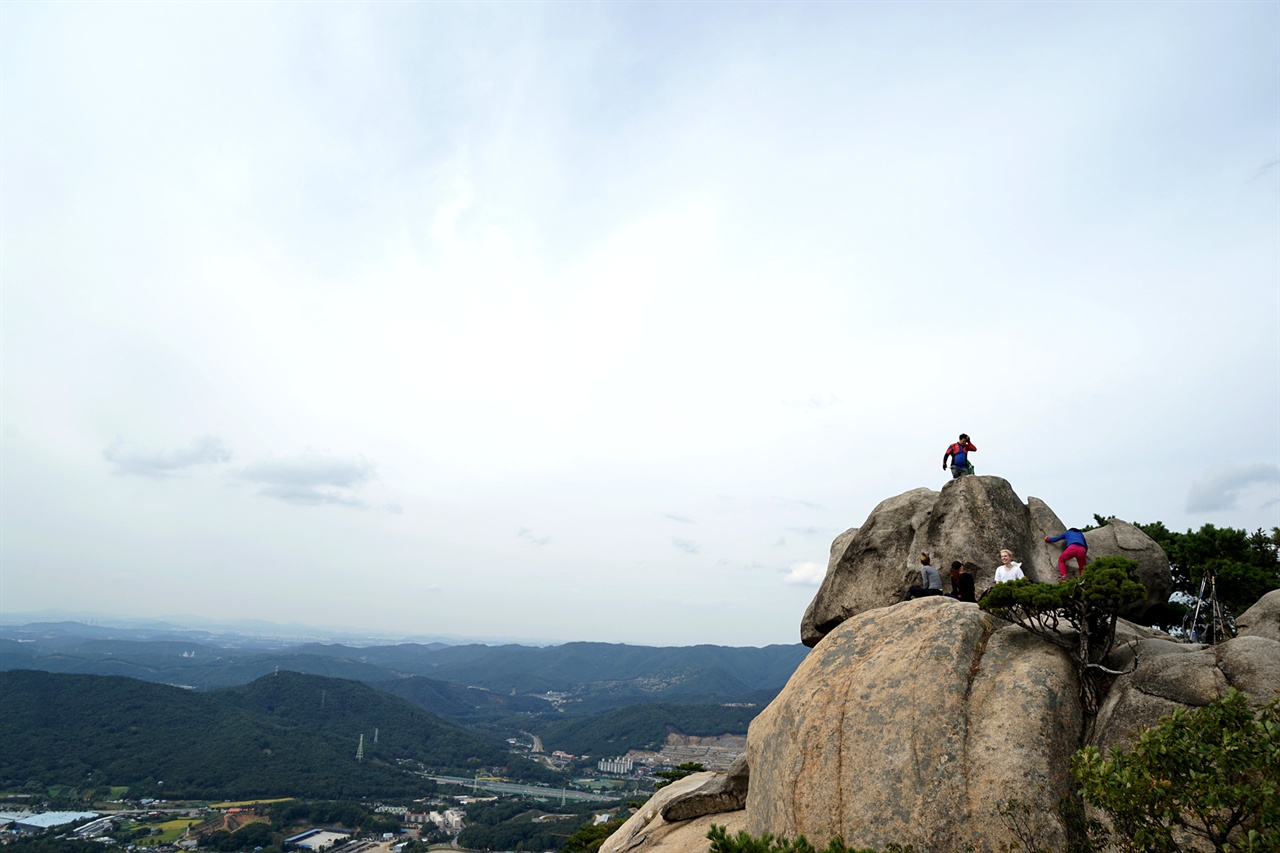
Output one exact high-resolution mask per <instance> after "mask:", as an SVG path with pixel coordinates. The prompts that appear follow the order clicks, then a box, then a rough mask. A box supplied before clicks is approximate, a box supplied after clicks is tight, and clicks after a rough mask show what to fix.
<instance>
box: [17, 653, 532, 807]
mask: <svg viewBox="0 0 1280 853" xmlns="http://www.w3.org/2000/svg"><path fill="white" fill-rule="evenodd" d="M362 734H363V735H364V748H363V760H360V759H358V758H357V749H358V747H359V744H360V736H361V735H362ZM0 742H3V743H4V744H5V745H6V746H5V749H4V750H3V751H0V784H3V785H5V786H10V787H11V786H14V785H18V786H21V785H23V784H27V783H30V782H39V783H43V784H74V785H80V786H84V787H94V786H102V785H127V786H130V787H132V788H133V789H134V790H135V793H136V794H138V795H145V796H165V797H178V796H187V797H216V796H225V795H235V796H254V795H278V796H283V795H294V796H308V797H365V796H378V795H405V794H417V795H419V796H420V795H421V792H422V791H424V790H429V789H430V788H431V783H429V782H426V780H423V779H421V778H420V777H417V776H414V775H411V774H410V773H409V772H408V771H407V770H406V769H404V768H403V767H401V766H399V765H398V764H397V762H398V761H407V762H411V763H414V765H415V766H416V763H417V762H421V763H422V764H424V765H425V766H427V767H429V768H433V769H438V770H445V771H448V770H452V771H456V772H462V773H471V772H473V771H475V770H477V769H489V768H502V767H507V766H508V765H510V764H512V763H513V762H519V763H521V764H522V765H530V762H527V761H525V760H524V759H521V758H518V757H516V756H512V755H510V754H509V753H507V752H506V751H505V750H504V749H503V748H501V747H500V746H498V745H497V744H494V743H490V742H487V741H485V740H482V739H480V738H478V737H476V736H474V735H472V734H470V733H468V732H466V731H464V730H462V729H460V728H458V727H457V726H454V725H452V724H450V723H447V722H445V721H443V720H441V719H439V718H437V717H435V716H434V715H432V714H429V713H427V712H426V711H424V710H422V709H420V708H418V707H416V706H414V705H412V704H410V703H409V702H407V701H405V700H402V699H399V698H397V697H394V696H389V695H387V694H384V693H381V692H379V691H377V690H374V689H373V688H371V687H368V686H367V685H364V684H361V683H359V682H354V681H346V680H337V679H328V678H322V677H318V676H312V675H302V674H299V673H292V672H280V673H279V674H278V675H269V676H265V677H263V678H261V679H259V680H257V681H255V682H253V683H251V684H247V685H243V686H240V687H237V688H233V689H229V690H222V691H215V692H211V693H199V692H195V691H190V690H182V689H179V688H175V687H169V686H164V685H158V684H151V683H147V682H144V681H139V680H136V679H130V678H119V677H104V676H87V675H62V674H52V673H45V672H34V671H26V670H15V671H10V672H2V673H0ZM531 767H532V766H531ZM531 767H530V768H521V769H531ZM533 772H534V773H535V774H536V773H538V772H540V769H533Z"/></svg>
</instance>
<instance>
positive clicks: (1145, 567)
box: [1054, 518, 1173, 619]
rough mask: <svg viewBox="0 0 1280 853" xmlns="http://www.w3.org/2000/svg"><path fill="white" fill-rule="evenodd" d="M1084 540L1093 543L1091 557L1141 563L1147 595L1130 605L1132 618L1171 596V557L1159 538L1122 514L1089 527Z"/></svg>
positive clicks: (1141, 574)
mask: <svg viewBox="0 0 1280 853" xmlns="http://www.w3.org/2000/svg"><path fill="white" fill-rule="evenodd" d="M1055 535H1056V534H1055ZM1084 540H1085V541H1086V542H1088V543H1089V559H1090V560H1096V559H1098V558H1099V557H1124V558H1126V559H1129V560H1133V561H1134V562H1136V563H1137V564H1138V580H1139V581H1141V583H1142V585H1143V586H1145V587H1146V588H1147V597H1146V598H1145V599H1143V600H1142V601H1140V602H1137V603H1136V604H1134V605H1133V606H1132V607H1129V608H1128V609H1126V611H1125V613H1126V615H1128V616H1129V617H1130V618H1132V619H1137V618H1141V617H1142V615H1143V614H1145V613H1146V612H1147V611H1148V610H1150V609H1151V608H1152V607H1154V606H1156V605H1158V604H1164V603H1165V602H1166V601H1168V600H1169V593H1171V592H1173V575H1172V574H1171V572H1170V570H1169V557H1168V555H1167V554H1165V552H1164V549H1163V548H1161V547H1160V544H1159V543H1158V542H1156V540H1154V539H1152V538H1151V537H1150V536H1148V535H1147V534H1145V533H1143V532H1142V531H1141V530H1139V529H1138V528H1137V527H1134V526H1133V525H1132V524H1130V523H1129V522H1127V521H1121V520H1120V519H1118V518H1109V519H1107V523H1106V524H1105V525H1103V526H1102V527H1099V528H1096V529H1094V530H1089V531H1087V532H1086V533H1085V534H1084ZM1054 560H1055V561H1056V560H1057V557H1054Z"/></svg>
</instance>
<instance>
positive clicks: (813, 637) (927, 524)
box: [800, 476, 1173, 646]
mask: <svg viewBox="0 0 1280 853" xmlns="http://www.w3.org/2000/svg"><path fill="white" fill-rule="evenodd" d="M1065 528H1066V526H1065V525H1064V524H1063V523H1062V521H1061V520H1060V519H1059V518H1058V516H1057V515H1055V514H1054V512H1053V510H1051V509H1050V508H1049V507H1048V506H1047V505H1046V504H1045V503H1044V502H1043V501H1041V500H1040V499H1039V498H1034V497H1032V498H1028V499H1027V502H1026V503H1025V504H1024V503H1023V502H1022V500H1021V499H1020V498H1019V497H1018V495H1017V494H1016V493H1015V492H1014V491H1013V487H1012V486H1011V485H1009V482H1008V481H1007V480H1004V479H1001V478H1000V477H985V476H980V477H961V478H960V479H958V480H951V481H950V482H948V483H947V484H946V485H945V486H943V487H942V491H941V492H935V491H933V490H932V489H926V488H919V489H912V490H911V491H909V492H904V493H903V494H901V495H898V496H896V497H892V498H889V499H888V500H885V501H882V502H881V503H880V504H879V505H878V506H877V507H876V508H875V509H874V510H872V512H871V515H869V516H868V517H867V520H866V521H865V522H864V523H863V524H862V525H861V526H860V527H856V528H852V529H850V530H848V531H846V532H845V533H843V534H841V535H840V536H839V537H838V538H837V539H836V541H835V542H834V543H833V545H832V549H831V559H830V562H829V563H828V566H827V574H826V577H825V578H824V579H823V582H822V586H821V587H820V588H819V589H818V593H817V595H815V596H814V598H813V601H812V602H810V604H809V607H808V609H807V610H806V611H805V614H804V618H803V619H802V620H801V622H800V639H801V642H803V643H804V644H805V645H807V646H815V645H817V643H818V641H819V640H821V639H822V638H823V637H824V636H825V635H826V634H827V632H829V631H831V630H832V629H833V628H835V626H837V625H839V624H840V623H841V622H843V621H844V620H845V619H848V618H850V617H851V616H855V615H857V614H859V613H864V612H866V611H868V610H871V609H873V608H876V607H884V606H886V605H888V604H891V603H894V602H896V601H898V600H899V599H900V598H901V597H902V592H903V590H905V589H906V588H907V587H908V586H910V585H911V584H912V583H916V582H917V579H918V577H919V569H918V567H919V555H920V552H921V551H926V552H928V553H929V554H930V555H932V556H933V558H934V559H933V564H934V565H935V566H937V567H938V568H939V570H940V571H942V572H943V573H944V575H945V573H946V567H948V566H949V565H950V564H951V561H952V560H959V561H961V562H963V563H969V564H971V566H972V567H973V568H972V569H971V570H972V571H973V573H974V586H975V588H976V591H977V594H978V596H979V597H981V596H982V594H983V593H985V592H986V591H987V590H988V589H990V588H991V586H992V584H993V583H994V582H995V570H996V566H997V565H998V564H999V561H1000V550H1001V549H1002V548H1008V549H1009V550H1010V551H1012V552H1013V553H1014V559H1016V560H1018V561H1020V562H1021V563H1022V571H1023V573H1024V574H1026V576H1027V577H1029V578H1031V579H1032V580H1034V581H1039V582H1041V583H1052V582H1054V581H1056V580H1057V579H1058V555H1059V554H1060V553H1061V545H1060V544H1058V543H1055V544H1054V545H1049V544H1046V543H1045V541H1044V539H1045V537H1046V536H1056V535H1057V534H1059V533H1061V532H1062V531H1063V530H1064V529H1065ZM1085 538H1086V539H1087V540H1088V542H1089V553H1090V558H1097V557H1102V556H1108V555H1117V556H1123V557H1127V558H1129V559H1132V560H1136V561H1137V562H1138V565H1139V575H1140V578H1141V580H1142V582H1143V584H1144V585H1145V586H1146V587H1147V590H1148V596H1147V599H1146V600H1145V601H1143V602H1140V603H1138V604H1137V605H1135V606H1134V607H1133V608H1132V609H1131V610H1130V611H1129V613H1130V615H1133V616H1139V615H1141V614H1142V613H1144V612H1146V610H1147V609H1148V608H1149V607H1151V606H1152V605H1154V604H1156V603H1163V602H1164V601H1167V600H1168V597H1169V592H1170V590H1171V589H1172V588H1173V586H1172V579H1171V577H1170V573H1169V562H1168V560H1167V559H1166V558H1165V555H1164V552H1163V551H1162V550H1161V549H1160V546H1159V545H1158V544H1156V542H1155V541H1154V540H1152V539H1151V538H1150V537H1148V536H1147V535H1146V534H1145V533H1143V532H1142V531H1141V530H1139V529H1138V528H1136V527H1134V526H1133V525H1131V524H1128V523H1126V522H1122V521H1116V520H1113V521H1111V522H1109V523H1108V524H1107V525H1106V526H1105V527H1103V528H1100V529H1099V530H1095V531H1090V532H1089V533H1088V534H1086V537H1085Z"/></svg>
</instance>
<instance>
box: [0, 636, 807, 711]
mask: <svg viewBox="0 0 1280 853" xmlns="http://www.w3.org/2000/svg"><path fill="white" fill-rule="evenodd" d="M807 651H808V650H807V649H806V648H805V647H803V646H801V645H799V644H797V645H794V646H780V645H775V646H765V647H764V648H752V647H747V648H734V647H728V646H710V645H703V646H684V647H653V646H628V645H620V644H611V643H566V644H565V645H561V646H548V647H532V646H518V645H504V646H485V645H479V644H471V645H465V646H446V645H443V644H439V643H432V644H426V645H423V644H416V643H406V644H400V645H391V646H385V645H384V646H369V647H365V648H359V647H354V646H347V645H337V644H334V645H327V644H320V643H308V644H303V645H298V646H292V647H287V648H263V647H262V646H261V645H253V644H251V643H248V642H242V643H241V644H237V643H236V641H235V640H234V639H233V640H232V641H227V640H225V639H220V641H218V642H216V643H215V642H212V641H211V639H210V638H209V636H208V635H207V634H206V633H204V632H195V633H193V634H191V635H184V634H181V633H177V632H168V633H165V634H164V635H155V636H151V637H147V638H139V637H138V636H137V635H136V634H131V633H126V634H125V635H123V636H121V635H120V633H119V630H118V629H115V630H112V629H107V630H104V629H101V628H99V627H98V626H88V625H82V624H80V623H74V622H63V623H37V624H31V625H22V626H14V625H6V626H0V670H10V669H35V670H43V671H45V672H65V673H79V674H86V675H125V676H129V677H131V678H138V679H141V680H143V681H155V682H160V683H163V684H173V685H177V686H183V687H191V688H194V689H197V690H214V689H217V688H221V687H232V686H235V685H238V684H246V683H248V682H250V681H253V680H254V679H256V678H259V677H261V676H263V675H267V674H269V673H272V672H275V671H276V670H277V669H279V670H290V671H294V672H304V673H310V674H313V675H323V676H327V677H330V678H349V679H355V680H358V681H364V682H368V683H380V684H384V685H389V683H391V682H395V681H398V680H400V679H407V678H411V677H414V676H419V677H424V678H430V679H434V680H436V681H441V682H448V683H451V684H455V685H462V686H465V687H473V688H480V689H482V690H487V691H490V692H493V693H501V694H504V695H508V696H531V695H546V694H548V693H556V694H564V695H563V696H559V697H557V702H558V706H559V708H560V711H561V712H562V713H570V714H587V713H598V712H600V711H605V710H610V709H612V708H620V707H625V706H627V705H634V704H641V703H652V702H681V703H686V704H688V703H706V702H741V701H756V700H759V699H762V698H766V697H769V696H771V695H772V694H776V693H777V691H778V690H780V689H781V688H782V686H783V685H784V684H785V683H786V680H787V678H789V677H790V675H791V673H792V672H794V671H795V668H796V666H798V665H799V663H800V661H801V660H803V659H804V656H805V654H806V653H807ZM386 689H391V690H393V691H394V692H396V693H398V694H399V695H405V696H406V698H410V699H412V700H413V701H418V700H417V699H414V696H415V695H418V696H425V695H426V694H427V693H428V692H429V691H427V690H425V689H423V688H421V687H417V688H409V689H407V690H402V689H396V688H392V687H390V686H387V687H386ZM446 692H448V691H446ZM454 698H455V699H457V698H459V696H458V694H456V693H455V694H454ZM472 698H473V699H476V698H478V697H472ZM439 699H440V697H438V696H437V697H432V701H433V702H435V701H438V700H439ZM766 701H767V699H766ZM487 702H489V700H483V702H481V703H480V704H484V703H487ZM464 704H476V703H475V702H470V701H465V699H464ZM490 704H491V703H490ZM524 710H532V708H531V707H530V706H527V704H526V705H525V707H524Z"/></svg>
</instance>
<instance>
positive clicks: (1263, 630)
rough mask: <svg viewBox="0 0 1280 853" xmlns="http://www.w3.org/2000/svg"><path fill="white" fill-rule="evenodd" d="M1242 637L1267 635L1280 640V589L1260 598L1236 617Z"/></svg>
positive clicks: (1237, 626)
mask: <svg viewBox="0 0 1280 853" xmlns="http://www.w3.org/2000/svg"><path fill="white" fill-rule="evenodd" d="M1236 629H1237V630H1238V631H1239V632H1240V636H1241V637H1266V638H1267V639H1269V640H1280V589H1273V590H1271V592H1269V593H1267V594H1266V595H1264V596H1262V598H1259V599H1258V600H1257V601H1255V602H1254V603H1253V606H1252V607H1250V608H1249V609H1248V610H1246V611H1245V612H1244V613H1241V614H1240V616H1239V618H1237V619H1236Z"/></svg>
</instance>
